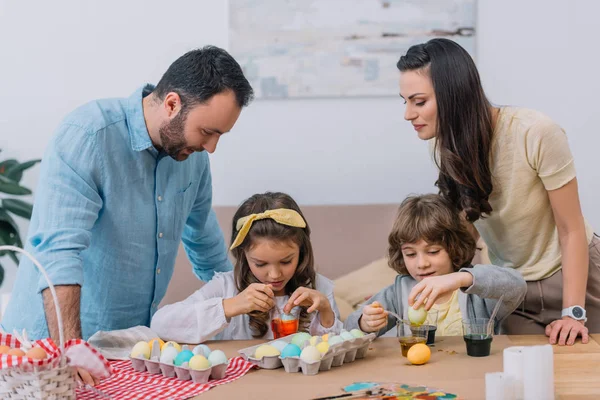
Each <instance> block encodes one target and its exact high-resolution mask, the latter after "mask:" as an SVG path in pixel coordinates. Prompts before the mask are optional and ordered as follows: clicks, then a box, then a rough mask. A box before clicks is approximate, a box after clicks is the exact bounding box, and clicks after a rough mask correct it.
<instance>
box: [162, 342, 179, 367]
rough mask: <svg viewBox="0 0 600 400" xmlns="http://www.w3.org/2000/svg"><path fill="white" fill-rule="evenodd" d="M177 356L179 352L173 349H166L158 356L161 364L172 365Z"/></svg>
mask: <svg viewBox="0 0 600 400" xmlns="http://www.w3.org/2000/svg"><path fill="white" fill-rule="evenodd" d="M177 354H179V352H178V351H177V349H176V348H175V347H171V346H169V347H166V348H164V349H163V351H162V354H161V355H160V362H161V363H163V364H173V360H174V359H175V357H177Z"/></svg>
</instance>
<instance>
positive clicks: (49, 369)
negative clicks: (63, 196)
mask: <svg viewBox="0 0 600 400" xmlns="http://www.w3.org/2000/svg"><path fill="white" fill-rule="evenodd" d="M5 250H8V251H16V252H19V253H22V254H24V255H26V256H27V257H29V258H30V259H31V261H33V263H34V264H35V266H36V267H37V268H38V269H39V270H40V272H41V273H42V275H44V278H46V281H47V282H48V285H49V289H50V292H51V293H52V298H53V299H54V304H55V307H56V317H57V321H58V330H59V338H60V346H59V347H60V356H59V357H60V358H59V360H58V363H50V364H48V365H45V366H40V367H34V366H32V365H29V364H24V365H19V366H14V367H8V368H2V369H0V398H1V399H44V400H75V388H76V387H77V382H76V380H75V370H74V368H73V367H70V366H69V365H68V364H67V357H66V356H65V348H64V345H65V341H64V335H63V332H64V330H63V323H62V317H61V313H60V305H59V304H58V299H57V298H56V291H55V290H54V285H52V282H50V279H49V278H48V274H46V270H45V269H44V267H42V265H41V264H40V263H39V262H38V261H37V260H36V259H35V258H34V257H33V256H32V255H31V254H29V253H28V252H26V251H24V250H22V249H20V248H18V247H14V246H0V251H5Z"/></svg>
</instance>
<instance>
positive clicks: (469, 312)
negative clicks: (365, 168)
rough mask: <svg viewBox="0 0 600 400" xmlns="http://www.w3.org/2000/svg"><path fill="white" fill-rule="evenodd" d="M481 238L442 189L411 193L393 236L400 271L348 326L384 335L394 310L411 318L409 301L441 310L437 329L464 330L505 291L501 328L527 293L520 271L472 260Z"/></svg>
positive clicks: (444, 332) (394, 262) (394, 263)
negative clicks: (464, 324)
mask: <svg viewBox="0 0 600 400" xmlns="http://www.w3.org/2000/svg"><path fill="white" fill-rule="evenodd" d="M474 254H475V240H474V239H473V236H472V235H471V234H470V233H469V231H468V230H467V228H466V226H465V225H464V224H463V223H462V221H461V218H460V216H459V215H458V213H457V212H456V210H455V209H454V207H453V206H452V205H451V204H450V203H449V202H448V201H447V200H445V199H444V198H442V197H441V196H439V195H433V194H430V195H425V196H418V197H409V198H407V199H406V200H404V201H403V202H402V204H401V205H400V209H399V211H398V216H397V218H396V221H395V223H394V227H393V229H392V232H391V233H390V236H389V263H390V267H392V268H393V269H394V270H396V271H397V272H398V273H399V274H400V275H399V276H398V277H397V278H396V281H395V283H394V284H393V285H390V286H388V287H387V288H385V289H383V290H382V291H380V292H379V293H377V294H376V295H375V296H373V297H372V298H371V299H370V301H371V304H369V305H366V306H364V307H363V308H362V309H360V310H357V311H355V312H354V313H353V314H352V315H350V317H348V319H347V320H346V322H345V327H346V329H353V328H360V329H361V330H362V331H364V332H377V334H378V336H381V335H383V334H384V333H386V332H387V331H389V330H390V329H392V328H394V327H395V326H396V319H395V318H393V317H392V318H388V313H387V312H386V311H388V310H389V311H392V312H394V313H396V314H398V315H400V317H402V318H403V319H405V320H407V319H408V307H411V306H412V307H413V308H415V309H417V308H419V307H420V306H421V305H425V309H427V310H430V309H435V310H437V311H438V320H437V325H438V327H437V333H436V335H441V336H451V335H461V334H462V324H461V323H460V321H461V320H463V319H470V318H489V317H490V316H491V313H492V310H493V309H494V306H495V305H496V303H497V301H498V299H499V298H500V296H502V295H504V299H503V301H502V305H501V306H500V309H499V311H498V314H497V316H496V318H495V321H494V322H495V332H496V333H499V329H500V323H501V322H502V320H503V319H504V318H505V317H506V316H507V315H509V314H510V313H512V312H513V311H514V310H515V308H516V307H517V306H518V305H519V303H520V302H521V301H523V298H524V297H525V292H526V291H527V285H526V283H525V280H524V279H523V277H522V276H521V274H520V273H519V272H517V271H516V270H514V269H512V268H503V267H496V266H494V265H475V266H471V265H470V261H471V259H472V258H473V256H474Z"/></svg>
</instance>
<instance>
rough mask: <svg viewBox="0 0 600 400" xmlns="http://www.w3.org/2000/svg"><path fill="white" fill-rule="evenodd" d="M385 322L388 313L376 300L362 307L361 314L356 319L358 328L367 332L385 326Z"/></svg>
mask: <svg viewBox="0 0 600 400" xmlns="http://www.w3.org/2000/svg"><path fill="white" fill-rule="evenodd" d="M387 323H388V313H387V311H385V310H384V309H383V307H382V306H381V304H379V303H378V302H376V301H374V302H373V303H371V304H369V305H367V306H364V307H363V312H362V315H361V317H360V319H359V321H358V325H359V327H360V330H361V331H363V332H367V333H370V332H377V331H379V330H381V329H383V328H385V327H386V326H387Z"/></svg>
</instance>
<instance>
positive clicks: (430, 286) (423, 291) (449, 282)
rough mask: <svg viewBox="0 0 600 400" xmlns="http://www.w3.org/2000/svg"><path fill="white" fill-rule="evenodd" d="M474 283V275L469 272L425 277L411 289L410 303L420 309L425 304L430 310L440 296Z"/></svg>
mask: <svg viewBox="0 0 600 400" xmlns="http://www.w3.org/2000/svg"><path fill="white" fill-rule="evenodd" d="M472 284H473V275H471V274H470V273H468V272H453V273H451V274H447V275H439V276H432V277H430V278H429V277H428V278H424V279H423V280H422V281H421V282H419V283H417V284H416V285H415V287H413V289H412V290H411V291H410V294H409V296H408V305H409V306H411V307H412V308H414V309H418V308H419V307H421V306H422V305H423V304H425V309H426V310H427V311H429V309H430V308H431V307H432V306H433V305H434V304H435V301H436V300H437V299H438V298H439V297H441V296H444V295H445V294H448V293H451V292H454V291H455V290H456V289H459V288H461V287H469V286H471V285H472ZM417 297H418V299H417Z"/></svg>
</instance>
